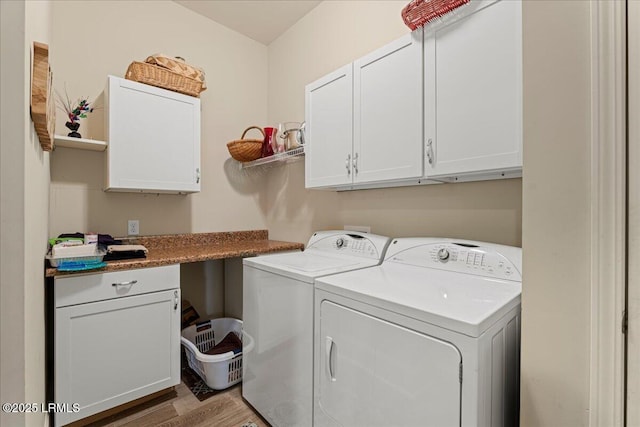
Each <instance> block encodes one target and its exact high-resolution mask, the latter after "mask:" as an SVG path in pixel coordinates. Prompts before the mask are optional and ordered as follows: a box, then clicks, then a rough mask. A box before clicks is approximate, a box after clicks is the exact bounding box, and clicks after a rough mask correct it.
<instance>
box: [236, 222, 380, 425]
mask: <svg viewBox="0 0 640 427" xmlns="http://www.w3.org/2000/svg"><path fill="white" fill-rule="evenodd" d="M390 241H391V239H390V238H388V237H383V236H377V235H374V234H367V233H358V232H351V231H344V230H340V231H319V232H317V233H314V234H313V236H311V239H310V240H309V243H308V245H307V248H306V250H305V251H304V252H295V253H285V254H276V255H265V256H259V257H255V258H245V259H244V261H243V263H244V271H243V329H244V332H245V333H246V334H248V335H249V336H250V337H251V338H252V340H247V342H253V343H252V348H246V349H244V351H243V366H242V396H243V397H244V398H245V399H246V400H247V401H248V402H249V403H250V404H251V405H252V406H253V407H254V408H255V409H256V410H257V411H258V412H259V413H260V414H261V415H262V416H263V417H264V418H265V419H266V420H267V421H268V422H269V423H270V424H271V425H273V426H311V424H312V421H313V415H312V411H313V290H314V288H313V282H314V280H315V279H316V278H318V277H322V276H326V275H329V274H336V273H342V272H345V271H350V270H357V269H362V268H366V267H373V266H376V265H378V264H380V263H381V262H382V259H383V257H384V252H385V249H386V247H387V245H388V244H389V242H390Z"/></svg>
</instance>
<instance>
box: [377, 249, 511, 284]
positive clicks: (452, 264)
mask: <svg viewBox="0 0 640 427" xmlns="http://www.w3.org/2000/svg"><path fill="white" fill-rule="evenodd" d="M403 240H413V241H414V242H412V243H418V242H417V240H420V239H396V240H394V241H393V242H392V243H391V246H390V247H389V254H388V255H387V258H386V259H385V262H399V263H403V264H411V265H416V266H421V267H430V268H437V269H439V270H448V271H455V272H458V273H469V274H475V275H478V276H485V277H494V278H498V279H506V280H514V281H518V282H520V281H522V276H521V274H520V269H519V265H520V263H521V259H522V255H521V249H520V248H515V247H510V246H502V245H492V244H487V243H482V242H469V241H459V242H456V241H454V240H450V241H439V242H424V243H422V244H414V245H407V242H406V241H405V242H403ZM398 243H400V247H399V248H398V249H399V250H398V251H397V252H395V253H394V252H393V251H394V246H395V245H396V244H398ZM403 243H404V245H403ZM403 246H404V247H403ZM407 246H410V247H407ZM502 248H505V249H506V250H503V251H501V250H500V249H502ZM518 256H519V259H513V258H517V257H518Z"/></svg>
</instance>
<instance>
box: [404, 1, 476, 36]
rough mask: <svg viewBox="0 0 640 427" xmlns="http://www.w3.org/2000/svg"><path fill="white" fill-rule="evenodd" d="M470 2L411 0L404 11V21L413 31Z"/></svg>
mask: <svg viewBox="0 0 640 427" xmlns="http://www.w3.org/2000/svg"><path fill="white" fill-rule="evenodd" d="M469 1H470V0H411V1H410V2H409V4H408V5H406V6H405V7H404V9H402V19H403V21H404V23H405V24H406V25H407V27H409V28H411V31H413V30H415V29H417V28H420V27H423V26H424V25H426V24H428V23H429V22H431V21H433V20H434V19H436V18H441V17H443V16H444V15H446V14H447V13H449V12H451V11H453V10H454V9H457V8H459V7H460V6H464V5H465V4H467V3H469Z"/></svg>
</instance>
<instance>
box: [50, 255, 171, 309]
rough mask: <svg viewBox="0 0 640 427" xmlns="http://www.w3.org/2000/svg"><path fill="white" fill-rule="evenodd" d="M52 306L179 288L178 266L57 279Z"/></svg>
mask: <svg viewBox="0 0 640 427" xmlns="http://www.w3.org/2000/svg"><path fill="white" fill-rule="evenodd" d="M54 286H55V290H54V294H55V304H56V307H65V306H68V305H74V304H82V303H86V302H93V301H102V300H108V299H113V298H121V297H126V296H131V295H139V294H146V293H149V292H156V291H162V290H167V289H176V288H179V287H180V265H179V264H175V265H168V266H162V267H153V268H141V269H137V270H125V271H113V272H108V273H97V274H86V275H84V274H83V275H79V276H66V277H57V278H56V279H55V282H54Z"/></svg>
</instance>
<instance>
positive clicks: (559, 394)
mask: <svg viewBox="0 0 640 427" xmlns="http://www.w3.org/2000/svg"><path fill="white" fill-rule="evenodd" d="M589 8H590V4H589V2H583V1H570V0H569V1H530V2H524V5H523V20H524V21H523V29H524V37H523V43H524V175H523V180H522V181H523V219H522V245H523V255H524V260H523V267H522V268H523V271H524V276H523V284H522V370H521V372H522V383H521V425H523V426H585V425H588V420H589V352H590V338H589V333H590V329H589V327H590V322H591V318H590V269H591V266H590V261H589V260H590V251H591V247H590V241H591V238H590V215H589V211H590V199H589V197H590V184H589V183H590V180H591V178H590V177H591V158H590V154H589V153H590V138H591V134H590V128H591V122H590V112H591V105H590V103H591V98H590V91H591V86H590V85H591V81H590V79H591V74H590V69H591V68H590V66H591V65H590V54H591V51H590V48H591V46H590V38H591V34H590V9H589Z"/></svg>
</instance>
